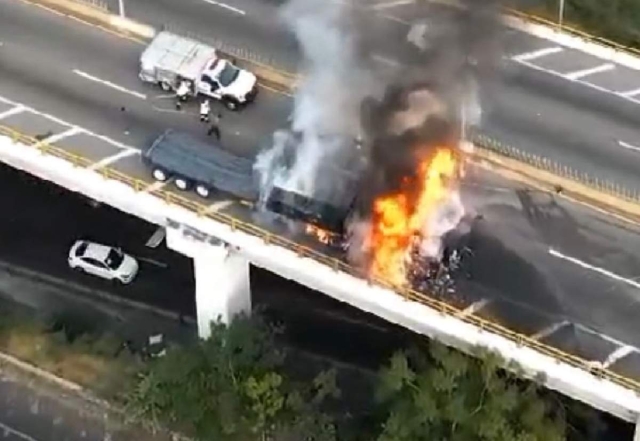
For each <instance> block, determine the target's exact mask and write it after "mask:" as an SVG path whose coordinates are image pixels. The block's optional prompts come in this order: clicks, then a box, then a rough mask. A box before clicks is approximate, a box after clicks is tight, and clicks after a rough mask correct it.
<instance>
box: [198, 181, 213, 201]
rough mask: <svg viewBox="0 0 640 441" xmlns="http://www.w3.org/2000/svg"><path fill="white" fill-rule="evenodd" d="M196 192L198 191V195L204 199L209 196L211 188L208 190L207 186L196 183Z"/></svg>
mask: <svg viewBox="0 0 640 441" xmlns="http://www.w3.org/2000/svg"><path fill="white" fill-rule="evenodd" d="M196 193H198V196H200V197H201V198H203V199H206V198H208V197H209V194H211V190H209V187H208V186H206V185H205V184H198V185H196Z"/></svg>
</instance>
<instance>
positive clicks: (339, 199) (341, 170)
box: [256, 131, 367, 251]
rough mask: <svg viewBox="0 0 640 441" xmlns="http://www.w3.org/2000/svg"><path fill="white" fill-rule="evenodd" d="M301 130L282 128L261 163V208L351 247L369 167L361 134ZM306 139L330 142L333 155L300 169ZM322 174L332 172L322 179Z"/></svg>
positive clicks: (332, 242)
mask: <svg viewBox="0 0 640 441" xmlns="http://www.w3.org/2000/svg"><path fill="white" fill-rule="evenodd" d="M304 136H305V135H304V134H303V133H300V132H292V131H280V132H278V133H276V134H275V135H274V147H273V148H269V149H267V150H265V151H264V152H263V153H262V154H261V155H260V156H259V159H258V161H257V163H256V169H257V170H258V172H259V174H260V175H261V176H262V185H261V191H262V198H261V199H262V201H261V208H263V209H264V210H266V211H268V212H270V213H275V214H278V215H280V216H282V217H283V218H285V219H287V220H291V221H294V222H296V223H297V224H298V225H302V227H303V228H304V231H305V233H306V234H308V235H310V236H313V237H315V238H316V239H317V240H318V241H319V242H320V243H322V244H325V245H327V246H329V247H331V248H333V249H336V250H338V249H339V250H342V251H346V250H347V248H348V246H349V240H348V234H349V225H350V223H351V219H352V216H353V213H354V208H355V206H356V201H357V197H358V194H359V193H360V187H361V185H362V179H363V178H364V172H365V170H366V167H367V162H366V156H365V155H364V154H363V146H362V144H361V142H360V141H359V140H355V139H349V138H346V137H342V136H338V135H321V136H317V137H315V138H314V139H312V140H311V141H309V140H308V139H305V137H304ZM305 142H314V143H322V145H324V146H326V145H331V146H332V149H333V151H334V152H338V151H339V152H340V156H339V157H337V156H334V157H333V158H332V160H331V161H326V162H324V163H323V164H322V165H321V166H319V167H316V168H315V169H314V170H302V171H301V170H300V169H299V168H298V166H297V164H299V161H301V160H302V161H304V160H305V159H304V158H301V157H300V155H301V154H304V148H301V146H304V145H305ZM320 176H324V177H330V179H322V178H320Z"/></svg>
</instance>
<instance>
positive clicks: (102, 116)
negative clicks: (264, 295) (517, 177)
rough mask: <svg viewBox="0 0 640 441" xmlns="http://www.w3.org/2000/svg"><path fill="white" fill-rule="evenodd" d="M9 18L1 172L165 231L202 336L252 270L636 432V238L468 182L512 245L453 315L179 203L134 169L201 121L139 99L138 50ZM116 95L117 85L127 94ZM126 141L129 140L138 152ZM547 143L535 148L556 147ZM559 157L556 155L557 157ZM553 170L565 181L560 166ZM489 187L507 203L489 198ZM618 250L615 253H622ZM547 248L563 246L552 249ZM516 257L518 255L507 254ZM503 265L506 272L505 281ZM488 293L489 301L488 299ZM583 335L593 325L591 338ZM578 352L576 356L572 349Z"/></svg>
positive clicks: (500, 248) (275, 106) (243, 123)
mask: <svg viewBox="0 0 640 441" xmlns="http://www.w3.org/2000/svg"><path fill="white" fill-rule="evenodd" d="M9 4H11V5H13V6H11V8H9V7H7V5H6V4H4V3H3V7H4V8H6V10H5V9H3V14H2V15H3V17H2V20H3V26H2V28H3V29H4V33H3V40H4V44H3V48H2V52H3V54H2V56H3V69H0V87H1V88H2V93H3V94H5V93H11V96H12V97H16V98H15V99H16V100H19V102H18V101H14V100H11V99H4V98H0V124H5V125H6V127H4V128H2V129H1V130H2V131H1V132H0V133H3V134H4V135H3V136H2V139H1V140H0V160H2V161H3V162H6V163H7V164H9V165H11V166H13V167H16V168H18V169H22V170H25V171H27V172H29V173H31V174H34V175H36V176H39V177H41V178H42V179H45V180H49V181H52V182H55V183H57V184H59V185H61V186H64V187H66V188H68V189H70V190H72V191H76V192H80V193H83V194H85V195H87V196H88V197H90V198H93V199H96V200H99V201H102V202H105V203H107V204H109V205H112V206H114V207H117V208H119V209H120V210H122V211H124V212H127V213H131V214H133V215H136V216H139V217H141V218H144V219H146V220H148V221H150V222H153V223H155V224H157V225H162V226H163V227H165V228H166V229H167V231H168V244H169V246H172V247H174V248H176V249H178V250H179V251H180V252H183V253H185V254H187V255H189V256H191V257H192V258H193V259H194V261H195V265H194V267H195V277H196V281H197V282H196V286H197V294H196V298H197V302H198V305H197V306H198V315H199V319H200V322H201V324H202V325H203V326H202V329H201V331H202V333H203V335H206V332H207V331H208V329H207V328H208V327H207V324H208V323H209V320H210V319H211V318H215V317H217V316H218V315H222V316H223V318H226V319H228V318H230V317H231V316H232V315H233V314H234V313H236V312H237V311H240V310H243V309H246V308H248V307H249V306H250V287H249V286H248V283H247V282H246V280H247V278H246V270H247V268H248V267H249V265H250V264H253V265H257V266H260V267H263V268H266V269H268V270H270V271H273V272H275V273H278V274H280V275H281V276H283V277H285V278H289V279H292V280H295V281H297V282H300V283H303V284H304V285H307V286H309V287H311V288H313V289H316V290H319V291H321V292H324V293H325V294H327V295H329V296H331V297H333V298H335V299H337V300H339V301H342V302H345V303H348V304H350V305H353V306H354V307H357V308H359V309H361V310H364V311H368V312H370V313H373V314H376V315H378V316H380V317H382V318H384V319H386V320H389V321H391V322H393V323H396V324H399V325H401V326H405V327H407V328H409V329H412V330H413V331H415V332H419V333H421V334H424V335H427V336H429V337H431V338H437V339H439V340H441V341H443V342H445V343H447V344H450V345H454V346H456V347H458V348H461V349H463V350H470V349H471V347H472V346H474V345H481V346H485V347H488V348H490V349H493V350H495V351H498V352H499V353H501V354H502V355H503V356H504V357H505V358H507V359H510V360H515V361H517V362H519V363H520V364H521V365H522V366H524V367H525V368H526V372H527V373H528V374H529V375H530V376H534V375H539V374H542V380H543V381H544V382H545V384H546V385H547V386H548V387H550V388H553V389H556V390H559V391H561V392H563V393H565V394H567V395H570V396H572V397H574V398H576V399H580V400H583V401H585V402H587V403H589V404H591V405H593V406H594V407H597V408H600V409H602V410H605V411H608V412H611V413H613V414H615V415H617V416H619V417H621V418H624V419H625V420H627V421H635V419H636V417H637V415H638V412H639V409H640V408H639V406H638V396H637V390H638V385H637V382H636V381H637V379H638V378H640V362H639V359H638V358H639V355H638V354H639V353H640V351H638V350H637V348H638V347H640V340H639V339H638V335H640V333H638V332H637V331H638V326H637V325H636V324H637V319H636V317H637V311H636V310H637V308H635V305H634V304H633V303H632V302H631V301H630V299H631V298H633V295H635V294H636V292H635V290H636V289H637V288H636V287H635V286H634V285H633V283H635V284H636V285H637V282H635V281H634V280H631V279H624V280H615V278H616V277H617V278H618V279H619V278H620V276H619V275H618V274H633V273H634V271H635V269H636V268H637V267H638V263H637V262H638V260H637V259H636V257H635V255H636V254H640V252H635V253H634V252H633V250H634V240H637V239H636V238H634V236H633V234H631V233H629V234H626V233H624V232H621V231H620V230H622V229H621V228H616V227H615V226H611V225H609V224H610V222H609V220H610V219H609V218H607V221H604V220H602V219H600V220H596V221H589V222H591V223H592V225H589V222H583V220H584V219H583V218H591V217H594V216H593V215H592V213H587V212H586V211H585V210H582V211H580V210H576V209H573V208H572V209H571V210H573V213H572V214H571V213H569V214H567V213H565V212H564V211H566V210H568V209H567V207H566V206H561V205H558V204H556V205H554V200H553V198H551V200H548V201H543V202H542V203H539V202H538V203H537V202H535V201H532V200H531V199H532V197H531V194H528V193H527V192H522V191H520V188H518V189H517V190H516V189H515V188H513V186H511V187H508V184H507V183H505V182H492V181H490V180H489V181H486V180H485V179H482V180H478V181H476V182H472V183H471V187H474V186H475V187H474V188H475V189H473V188H468V189H467V191H468V192H469V193H470V194H471V196H472V197H471V200H470V201H469V202H471V203H473V202H474V198H475V196H479V199H480V198H484V199H485V200H486V203H487V204H488V205H490V204H494V205H495V206H496V207H497V209H496V210H494V211H493V218H494V219H492V221H494V220H495V221H496V222H500V223H498V224H497V225H499V226H498V227H497V228H495V229H498V230H501V231H500V232H499V233H502V232H503V231H504V232H505V233H506V234H510V235H511V236H510V239H513V237H515V238H516V241H515V242H513V241H512V242H509V240H507V241H502V240H501V239H503V238H504V236H501V237H499V240H496V241H495V242H497V244H494V245H495V246H493V247H492V250H493V252H492V253H487V254H485V255H484V256H483V259H484V260H486V264H485V265H484V267H485V268H484V270H485V273H486V274H489V275H490V277H491V278H492V279H493V280H492V282H493V285H492V286H487V285H480V286H470V287H468V288H469V289H468V291H469V292H473V293H474V295H475V298H473V299H472V300H471V301H466V302H457V301H456V302H455V303H454V299H447V303H444V302H441V301H438V300H437V299H435V298H433V297H430V296H428V295H426V294H424V293H417V292H413V291H403V292H396V291H394V290H393V289H391V288H390V287H389V285H388V284H386V283H385V281H383V280H370V281H367V280H364V279H363V278H362V277H360V276H361V275H360V274H358V273H357V271H354V270H353V269H352V268H349V267H348V266H346V265H344V264H343V263H342V262H341V261H339V260H336V259H333V258H332V257H331V256H325V255H323V254H322V253H320V252H318V250H317V249H315V248H314V247H312V246H305V245H302V244H301V243H297V242H296V241H293V240H291V238H286V237H283V236H282V235H281V234H278V231H275V230H273V229H269V228H265V226H260V225H257V224H256V223H255V222H253V220H252V217H251V213H250V211H249V210H248V209H247V208H246V207H243V206H241V205H239V204H237V203H235V202H234V201H231V200H214V201H211V204H209V205H203V204H202V201H197V200H196V199H194V198H191V196H190V195H189V194H185V193H176V192H175V191H173V190H172V189H171V185H169V186H163V185H160V184H156V183H153V182H152V181H151V180H150V179H149V176H148V175H147V173H146V171H145V169H144V168H143V167H141V166H140V161H139V158H138V157H137V156H138V155H139V149H138V148H137V147H136V146H137V145H141V144H142V143H143V137H146V136H148V135H150V134H151V133H153V132H154V131H156V130H158V129H160V128H164V127H166V126H167V125H172V126H175V125H178V126H180V128H181V129H184V130H189V131H194V130H196V131H197V130H198V127H201V126H199V125H198V123H197V122H196V121H195V118H193V124H191V123H190V121H191V118H186V117H185V118H184V120H180V121H179V120H178V118H176V117H175V115H169V113H167V112H168V110H167V109H166V108H162V106H161V100H160V98H159V97H156V96H154V95H155V92H153V91H151V89H143V90H140V88H139V85H138V82H137V81H136V79H135V78H134V77H132V76H131V66H132V65H134V63H136V62H137V58H138V56H139V50H140V48H139V47H137V46H134V44H133V43H131V42H123V41H119V42H115V41H114V38H113V36H108V35H107V34H104V33H99V35H98V33H97V32H96V33H91V32H89V31H86V30H81V29H80V28H79V27H77V28H73V26H72V25H70V23H71V22H66V23H58V24H52V23H51V22H52V21H54V18H50V19H46V20H45V19H43V18H42V17H38V16H37V14H26V13H23V12H21V11H19V10H18V9H19V7H18V6H15V5H16V4H17V3H9ZM14 9H15V10H14ZM55 20H57V19H55ZM12 26H13V27H12ZM75 26H77V25H75ZM25 53H29V54H30V55H31V57H25V56H24V54H25ZM96 54H99V56H96ZM30 60H37V62H31V61H30ZM43 64H47V66H48V70H47V72H46V73H45V72H43V71H42V69H34V67H40V66H42V65H43ZM34 65H35V66H34ZM78 72H82V73H84V74H88V75H93V76H94V77H95V79H96V80H99V79H100V78H98V77H97V76H95V75H98V76H99V77H102V76H104V77H105V78H107V79H108V81H111V83H106V82H104V81H103V83H99V82H97V81H93V80H91V81H89V80H87V82H82V83H81V84H78V82H77V81H74V80H73V79H74V78H76V79H77V78H79V77H76V75H80V73H78ZM69 77H71V79H70V78H69ZM82 78H84V79H85V80H86V79H87V78H88V77H87V76H86V75H85V76H83V77H82ZM113 85H120V86H119V87H120V89H119V90H118V93H116V92H115V91H113V87H112V86H113ZM101 88H102V89H101ZM142 92H144V93H142ZM18 97H19V98H18ZM261 98H262V99H261V100H259V102H257V103H256V107H254V108H253V109H251V110H249V109H248V112H247V113H245V114H243V115H242V118H237V119H235V120H234V117H233V116H232V115H229V117H228V120H227V121H226V122H225V129H226V130H225V134H227V133H229V134H233V133H234V132H235V131H239V132H241V131H243V130H245V131H250V132H251V133H246V132H245V133H241V135H243V136H240V137H234V138H235V139H234V141H236V140H238V139H239V138H242V139H240V141H242V144H243V145H239V144H236V143H235V142H234V144H233V146H232V147H233V149H234V151H236V152H237V153H240V152H243V153H247V154H254V153H255V151H254V150H255V139H256V137H261V136H263V135H265V134H266V133H271V130H272V129H273V124H272V123H274V124H279V123H280V121H283V120H284V118H283V115H284V113H286V111H287V108H288V105H289V104H290V103H287V102H286V99H285V98H283V97H276V96H275V95H273V94H270V93H268V91H266V90H265V91H263V94H262V96H261ZM26 103H30V104H26ZM525 104H526V103H525ZM121 106H126V112H124V111H123V112H121V111H120V109H123V110H124V107H121ZM527 106H528V105H527ZM169 107H170V104H169ZM43 108H48V109H50V110H49V111H50V112H54V113H55V115H56V116H54V115H51V114H47V113H45V112H43V111H42V110H41V109H43ZM560 113H561V114H562V115H563V116H564V115H565V113H563V112H560ZM63 118H64V119H63ZM96 120H99V123H97V122H96ZM69 121H74V122H75V123H70V122H69ZM77 124H81V125H83V127H79V126H78V125H77ZM9 127H10V128H9ZM84 127H93V128H94V131H92V130H87V129H85V128H84ZM123 127H124V128H125V135H124V136H122V128H123ZM249 127H250V128H251V129H248V128H249ZM97 131H100V133H106V134H108V135H109V136H111V137H106V136H102V135H101V134H99V133H97ZM256 135H257V136H256ZM114 137H115V138H117V139H127V140H128V141H127V142H128V144H129V145H125V144H123V143H121V142H118V141H115V140H114ZM543 139H544V138H543ZM519 140H521V138H519ZM538 141H540V139H539V138H537V141H536V145H538V144H540V145H544V143H542V142H538ZM549 146H550V147H553V148H555V144H553V143H552V144H549ZM557 150H562V149H560V148H558V149H557ZM507 153H509V154H510V155H511V156H512V157H517V158H518V159H525V160H529V161H533V162H536V161H537V162H538V163H540V161H541V160H540V159H539V158H533V159H532V157H531V156H527V155H526V154H522V152H520V153H517V152H515V153H514V152H509V151H508V149H507ZM583 156H585V157H587V156H588V155H584V154H583ZM502 159H504V158H501V159H500V160H501V161H502ZM543 162H545V161H543ZM568 162H569V163H573V162H572V161H568ZM551 168H553V167H551ZM555 171H561V170H558V169H557V167H556V170H555ZM569 175H571V177H574V176H573V175H572V174H571V173H569ZM485 178H486V176H485ZM487 182H488V183H487ZM494 184H495V185H494ZM487 185H489V186H494V187H495V189H493V190H492V191H487V189H486V187H487ZM480 187H484V189H481V188H480ZM474 191H475V193H474ZM481 191H484V193H482V194H480V192H481ZM505 194H509V197H506V196H504V195H505ZM480 196H481V197H480ZM514 207H515V208H514ZM514 211H515V212H516V215H517V216H518V217H519V218H522V219H524V220H520V221H518V222H519V223H517V224H516V222H515V221H513V224H509V223H508V222H505V219H506V218H509V217H511V218H514V217H515V216H514V215H513V212H514ZM487 217H489V216H487ZM556 217H560V218H562V222H564V223H561V225H559V227H558V228H556V227H557V226H556V227H554V225H553V223H554V222H555V220H557V219H555V218H556ZM550 224H551V225H550ZM577 230H588V233H586V234H579V233H578V232H577ZM595 235H598V236H601V237H602V238H603V239H601V240H602V241H604V244H602V243H600V244H594V242H593V236H595ZM614 238H615V240H616V242H617V244H616V242H614V243H611V242H612V240H613V239H614ZM505 242H509V243H507V244H506V245H505V244H504V243H505ZM585 242H588V244H587V245H585ZM551 244H553V246H556V247H557V248H556V249H554V250H549V248H548V247H549V246H551ZM616 245H617V246H616ZM508 247H512V248H514V249H515V250H509V249H505V248H508ZM635 249H640V247H637V246H636V247H635ZM550 251H554V252H556V254H555V255H552V254H551V253H550ZM558 252H560V254H558ZM561 252H566V253H568V254H570V255H562V253H561ZM573 252H579V253H581V254H578V256H582V257H581V258H582V259H583V260H582V261H581V260H576V261H573V262H572V261H571V260H569V259H573V257H571V256H576V254H572V253H573ZM500 253H502V254H500ZM505 256H507V257H505ZM550 256H551V257H550ZM593 256H598V259H599V261H600V262H601V263H602V265H601V266H602V267H607V268H609V269H610V270H615V271H616V272H617V274H615V273H609V274H608V275H605V274H604V273H603V272H602V271H603V268H595V267H593V266H592V267H591V268H587V267H580V266H579V265H582V264H586V261H589V262H592V261H591V260H590V259H591V258H592V257H593ZM545 259H546V260H545ZM557 259H562V261H561V260H557ZM592 263H593V262H592ZM503 265H504V272H500V270H502V269H503ZM572 265H573V266H572ZM523 269H524V270H523ZM598 271H600V273H599V274H594V272H598ZM540 273H546V274H542V275H541V274H540ZM549 273H552V274H549ZM544 276H547V279H549V280H551V283H552V284H554V285H562V286H561V288H560V289H548V287H547V286H544V284H542V283H540V279H543V282H544V281H546V280H544ZM629 277H630V276H629ZM509 278H511V279H512V280H511V282H513V278H521V279H522V280H521V281H520V283H515V284H514V283H505V282H509V280H508V279H509ZM497 285H499V286H497ZM212 286H215V287H216V289H215V290H213V289H212V288H211V287H212ZM553 288H558V286H554V287H553ZM490 289H492V290H493V291H492V292H487V291H489V290H490ZM496 292H497V293H498V296H496V295H495V294H496ZM541 293H542V294H541ZM603 294H604V295H606V296H607V297H606V300H603V298H602V296H603ZM489 297H490V298H489ZM548 309H552V310H554V311H553V313H551V314H549V313H548V311H546V310H548ZM498 323H500V324H501V325H500V324H498ZM577 323H590V324H591V327H585V326H582V325H577ZM593 328H597V329H599V330H600V333H598V332H594V329H593ZM611 336H617V339H616V338H612V337H611ZM572 340H575V341H576V343H575V344H571V341H572ZM623 342H624V343H623ZM560 348H562V349H560Z"/></svg>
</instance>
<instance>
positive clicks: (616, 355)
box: [602, 346, 636, 368]
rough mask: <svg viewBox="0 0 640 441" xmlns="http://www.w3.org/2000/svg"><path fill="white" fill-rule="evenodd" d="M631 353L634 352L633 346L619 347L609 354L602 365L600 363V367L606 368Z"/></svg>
mask: <svg viewBox="0 0 640 441" xmlns="http://www.w3.org/2000/svg"><path fill="white" fill-rule="evenodd" d="M633 352H636V348H634V347H633V346H621V347H619V348H618V349H616V350H615V351H613V352H612V353H611V354H609V356H608V357H607V359H606V360H605V361H604V363H602V367H604V368H608V367H609V366H611V365H612V364H613V363H615V362H616V361H618V360H620V359H622V358H624V357H626V356H627V355H629V354H631V353H633Z"/></svg>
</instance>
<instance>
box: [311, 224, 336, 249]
mask: <svg viewBox="0 0 640 441" xmlns="http://www.w3.org/2000/svg"><path fill="white" fill-rule="evenodd" d="M305 231H306V233H307V234H310V235H311V236H315V238H316V239H318V241H319V242H320V243H323V244H325V245H328V244H329V243H330V242H331V233H330V232H328V231H327V230H323V229H322V228H320V227H316V226H315V225H311V224H307V226H306V228H305Z"/></svg>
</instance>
